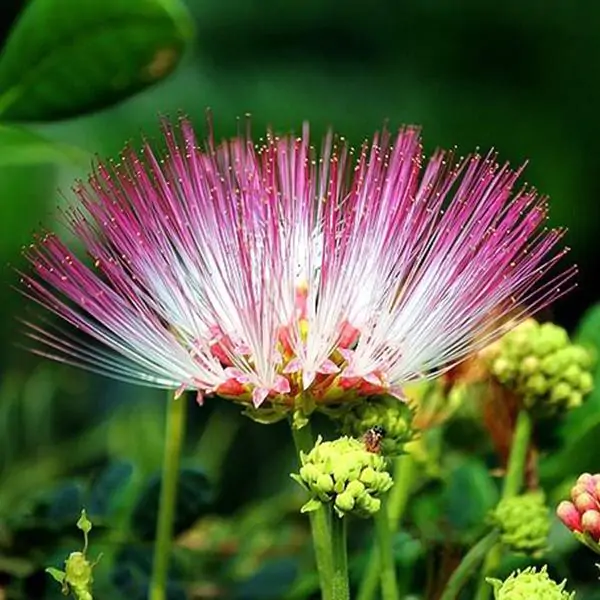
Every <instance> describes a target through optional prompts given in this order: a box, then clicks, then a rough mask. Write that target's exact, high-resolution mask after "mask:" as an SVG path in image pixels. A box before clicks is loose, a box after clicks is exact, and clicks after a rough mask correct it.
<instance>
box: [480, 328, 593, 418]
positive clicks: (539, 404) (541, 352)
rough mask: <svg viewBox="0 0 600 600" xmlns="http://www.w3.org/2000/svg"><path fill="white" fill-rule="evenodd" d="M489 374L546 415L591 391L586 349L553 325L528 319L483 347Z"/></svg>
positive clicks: (577, 402)
mask: <svg viewBox="0 0 600 600" xmlns="http://www.w3.org/2000/svg"><path fill="white" fill-rule="evenodd" d="M484 355H485V357H486V358H487V360H488V361H489V366H490V371H491V373H492V375H493V376H494V377H495V378H496V379H497V380H498V381H499V382H500V383H502V384H503V385H505V386H506V387H508V388H509V389H511V390H512V391H514V392H515V393H516V394H518V396H519V397H520V398H521V399H522V402H523V404H524V406H525V408H527V409H528V410H530V411H532V412H535V413H538V414H541V415H544V416H547V415H553V414H556V413H559V412H561V411H564V410H568V409H571V408H576V407H578V406H580V405H581V403H582V401H583V398H584V396H585V395H586V394H587V393H589V392H590V391H591V389H592V384H593V378H592V374H591V372H590V368H591V366H592V362H593V360H592V357H591V355H590V353H589V352H588V351H587V350H586V349H585V348H583V347H582V346H578V345H576V344H572V343H571V342H570V340H569V336H568V334H567V332H566V331H565V330H564V329H563V328H562V327H559V326H557V325H554V324H553V323H543V324H540V323H538V322H537V321H535V320H534V319H527V320H526V321H524V322H523V323H521V324H520V325H518V326H517V327H515V328H514V329H513V330H512V331H510V332H509V333H507V334H506V335H505V336H503V337H502V338H501V339H500V340H498V341H497V342H496V343H494V344H492V345H491V346H490V347H489V348H487V349H486V350H485V351H484Z"/></svg>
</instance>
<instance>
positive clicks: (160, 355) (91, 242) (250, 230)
mask: <svg viewBox="0 0 600 600" xmlns="http://www.w3.org/2000/svg"><path fill="white" fill-rule="evenodd" d="M164 133H165V139H166V143H167V146H168V156H166V157H164V159H159V158H158V157H157V156H156V155H155V154H154V153H153V151H152V150H151V149H150V147H149V146H148V145H147V144H146V145H145V146H144V147H143V149H142V151H141V153H139V154H136V153H135V152H133V151H131V150H128V151H126V152H125V153H124V155H123V156H122V159H121V161H120V162H119V163H118V164H113V163H108V164H103V163H101V164H99V165H98V166H97V167H96V169H95V170H94V172H93V173H92V175H91V176H90V178H89V181H88V182H87V183H85V184H78V185H77V186H76V187H75V190H74V192H75V195H76V197H77V199H78V203H77V204H74V205H73V206H72V207H71V209H70V210H69V211H68V213H67V215H66V218H67V221H68V224H69V226H70V228H71V230H72V232H73V233H74V234H75V236H76V237H77V238H78V239H79V241H80V242H81V243H82V244H83V246H84V247H85V248H86V250H87V253H88V254H89V256H90V257H91V261H90V262H87V261H85V260H84V259H83V258H81V257H78V256H77V255H76V254H75V253H74V252H73V251H71V250H70V248H69V247H68V246H67V245H66V244H65V242H63V241H62V240H61V239H60V238H59V237H58V236H56V235H54V234H47V235H45V236H43V237H41V238H39V239H37V240H36V242H35V243H34V244H33V245H32V246H30V247H29V248H28V249H27V250H26V256H27V258H28V259H29V260H30V262H31V264H32V265H33V272H32V273H30V274H27V275H23V282H24V292H25V293H26V294H27V295H29V296H30V297H32V298H34V299H35V300H36V301H37V302H38V303H39V304H40V305H42V306H43V307H44V308H46V309H47V310H49V311H50V312H52V313H55V314H56V315H58V316H59V317H61V318H62V319H64V320H65V321H67V322H68V323H69V324H70V325H71V326H73V329H72V330H71V331H63V330H62V329H55V328H54V326H53V325H51V324H47V323H39V322H38V323H31V324H29V335H30V336H31V338H33V339H34V340H35V341H36V342H38V343H41V345H42V346H43V348H44V349H43V350H42V351H41V352H42V353H44V354H45V355H46V356H49V357H51V358H54V359H58V360H63V361H67V362H70V363H73V364H76V365H79V366H82V367H85V368H88V369H91V370H94V371H98V372H101V373H104V374H106V375H110V376H113V377H117V378H121V379H124V380H127V381H132V382H139V383H144V384H148V385H153V386H159V387H166V388H172V389H174V390H178V391H179V392H181V391H182V390H186V389H195V390H197V391H198V392H199V396H198V398H199V401H202V399H203V397H204V395H205V394H212V393H219V394H221V395H224V396H227V397H231V398H235V399H237V400H240V401H243V402H248V403H251V404H253V405H254V406H261V405H262V404H263V403H265V402H267V401H269V402H272V403H280V404H282V405H287V406H289V405H290V401H289V399H290V398H291V397H294V396H297V395H298V394H300V393H301V392H309V393H311V394H312V396H313V397H314V398H315V399H316V400H317V401H323V402H327V401H328V400H331V399H336V401H339V398H340V397H342V396H343V395H354V396H357V395H358V396H360V395H363V394H373V393H394V394H399V393H400V392H399V391H398V390H399V389H400V388H401V386H402V385H403V384H405V383H406V382H408V381H410V380H414V379H418V378H422V377H433V376H436V375H438V374H440V373H441V372H442V371H444V370H445V369H447V368H449V367H451V366H452V365H454V364H456V363H457V362H458V361H460V360H462V359H463V358H465V357H466V356H467V355H468V354H470V353H472V352H474V351H476V350H478V349H480V348H482V347H483V346H485V345H487V344H488V343H490V342H491V341H493V340H494V339H496V338H497V337H499V336H500V335H502V334H503V333H505V332H506V331H507V330H508V329H509V328H510V327H512V326H514V324H516V323H517V322H519V321H520V320H522V319H524V318H525V317H526V316H528V315H530V314H531V313H532V312H533V311H536V310H538V309H540V308H542V307H543V306H545V305H546V304H548V303H549V302H550V301H552V300H553V299H555V298H556V297H558V296H559V295H561V294H562V293H564V292H565V291H566V290H567V289H568V288H569V285H570V282H571V280H572V276H573V274H574V269H572V268H571V269H566V270H563V271H561V272H558V274H556V275H555V276H554V277H549V278H548V277H546V278H544V276H545V275H546V273H547V272H548V271H549V270H550V269H551V268H552V267H553V266H554V265H555V264H556V263H557V262H558V260H559V259H560V258H561V257H562V256H563V254H564V252H565V250H556V247H557V244H558V242H559V240H560V238H561V235H562V232H561V231H558V230H550V231H547V230H544V229H542V228H541V225H542V223H543V222H544V220H545V218H546V201H545V199H544V198H542V197H540V196H538V195H537V193H536V192H535V191H534V190H529V189H526V188H520V189H518V188H516V183H517V179H518V177H519V175H520V172H521V170H516V171H515V170H511V169H510V168H509V166H508V165H503V166H500V165H499V164H497V163H496V160H495V156H494V155H492V154H489V155H487V156H483V157H482V156H480V155H477V154H476V155H473V156H470V157H468V158H466V159H463V160H456V159H455V157H454V156H453V154H452V153H445V152H442V151H438V152H436V153H435V154H434V155H433V156H432V157H431V158H430V159H429V161H428V162H425V161H424V159H423V154H422V147H421V141H420V137H419V132H418V131H417V130H416V129H415V128H405V129H402V130H400V131H399V133H398V134H397V135H396V136H395V137H393V136H392V135H391V134H390V133H389V132H387V131H384V132H382V133H379V134H376V135H375V137H374V139H373V142H372V143H371V144H365V145H364V146H363V147H362V148H361V150H360V151H359V152H358V153H357V156H356V157H354V155H353V151H352V150H351V149H350V148H349V147H348V146H346V144H345V143H344V142H342V141H341V140H338V139H336V138H334V136H333V135H331V134H330V135H328V136H327V137H326V138H325V140H324V142H323V145H322V149H321V152H320V155H319V159H318V160H315V158H314V156H315V152H314V150H313V148H312V147H311V144H310V140H309V131H308V126H305V127H304V128H303V131H302V135H300V136H299V137H293V136H284V137H277V136H275V135H273V134H271V133H269V134H268V135H267V137H266V141H265V142H264V144H263V145H261V146H260V147H255V146H254V145H253V144H252V142H251V141H250V140H249V139H247V138H244V137H239V138H235V139H233V140H230V141H227V142H224V143H222V144H221V145H219V146H216V145H215V144H214V142H213V141H212V139H210V140H209V141H208V143H207V144H206V146H205V147H204V148H201V147H200V145H199V143H198V142H197V140H196V137H195V135H194V133H193V131H192V127H191V125H190V124H189V123H188V122H187V121H185V120H184V121H182V122H181V125H180V127H179V128H177V129H172V128H170V127H168V126H167V127H165V132H164ZM543 278H544V279H543ZM77 330H79V331H80V332H82V333H83V334H85V335H87V336H91V337H92V338H95V339H96V340H97V341H98V342H99V343H100V346H101V347H102V348H103V349H98V348H96V347H92V346H91V345H90V344H89V342H88V341H86V340H82V338H81V336H80V335H79V334H77ZM73 332H75V333H73Z"/></svg>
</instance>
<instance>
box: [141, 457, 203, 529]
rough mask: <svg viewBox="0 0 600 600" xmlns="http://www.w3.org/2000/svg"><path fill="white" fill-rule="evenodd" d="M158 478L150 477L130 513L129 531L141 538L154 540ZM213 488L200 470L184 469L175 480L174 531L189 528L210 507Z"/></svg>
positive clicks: (159, 483) (159, 485)
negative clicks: (176, 480)
mask: <svg viewBox="0 0 600 600" xmlns="http://www.w3.org/2000/svg"><path fill="white" fill-rule="evenodd" d="M160 487H161V478H160V477H158V476H156V477H152V478H151V479H150V480H149V481H148V483H147V485H146V489H145V490H144V491H143V492H142V494H141V495H140V497H139V498H138V500H137V502H136V505H135V507H134V509H133V512H132V516H131V530H132V532H133V533H134V534H135V535H136V536H137V537H138V538H139V539H141V540H153V539H154V537H155V531H156V522H157V518H158V504H159V498H160ZM213 496H214V494H213V489H212V486H211V484H210V482H209V480H208V478H207V477H206V474H205V473H204V472H203V471H201V470H200V469H192V468H183V469H180V471H179V479H178V482H177V504H176V507H175V519H174V523H173V534H174V535H179V534H180V533H182V532H183V531H186V530H187V529H188V528H189V527H191V526H192V525H193V524H194V523H195V522H196V521H197V520H198V519H199V518H200V517H202V516H203V515H205V514H206V513H207V512H208V510H209V509H210V508H211V507H212V502H213Z"/></svg>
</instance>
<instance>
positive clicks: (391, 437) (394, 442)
mask: <svg viewBox="0 0 600 600" xmlns="http://www.w3.org/2000/svg"><path fill="white" fill-rule="evenodd" d="M412 420H413V411H412V410H411V408H410V407H409V406H408V405H407V404H406V403H404V402H402V401H400V400H398V398H395V397H393V396H375V397H372V398H370V399H369V400H368V401H366V402H360V403H358V404H356V405H355V406H353V407H352V409H351V410H350V411H348V412H346V413H345V414H344V416H343V417H342V431H343V432H344V433H345V434H346V435H348V436H352V437H354V438H362V437H363V436H365V434H367V433H368V432H369V431H371V430H373V429H374V428H381V429H382V430H383V431H384V434H383V435H382V439H381V442H380V452H381V454H383V455H384V456H398V455H399V454H402V453H403V450H404V445H405V444H406V443H408V442H410V441H411V440H412V439H413V437H414V431H413V429H412Z"/></svg>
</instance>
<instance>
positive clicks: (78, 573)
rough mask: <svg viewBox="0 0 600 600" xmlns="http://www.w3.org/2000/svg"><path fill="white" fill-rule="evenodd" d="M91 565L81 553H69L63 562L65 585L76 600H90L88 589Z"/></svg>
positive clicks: (90, 581)
mask: <svg viewBox="0 0 600 600" xmlns="http://www.w3.org/2000/svg"><path fill="white" fill-rule="evenodd" d="M92 569H93V565H92V564H91V563H90V562H89V561H88V560H87V558H86V557H85V554H83V552H71V554H70V555H69V557H68V558H67V560H66V561H65V579H64V581H65V583H66V584H67V585H68V586H69V589H70V590H71V592H72V593H73V594H74V596H75V597H76V598H77V600H92V594H91V593H90V591H89V590H90V588H91V585H92V581H93V578H92Z"/></svg>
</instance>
